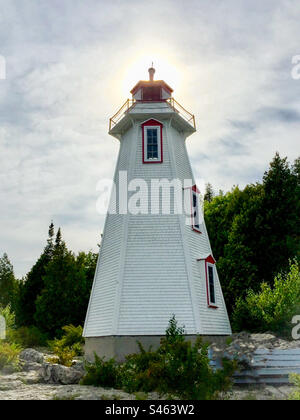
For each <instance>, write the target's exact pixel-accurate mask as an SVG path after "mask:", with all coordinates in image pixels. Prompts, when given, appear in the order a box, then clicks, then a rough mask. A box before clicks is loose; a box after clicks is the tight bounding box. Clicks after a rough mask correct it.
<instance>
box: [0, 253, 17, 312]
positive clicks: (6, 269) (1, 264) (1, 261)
mask: <svg viewBox="0 0 300 420" xmlns="http://www.w3.org/2000/svg"><path fill="white" fill-rule="evenodd" d="M15 289H16V279H15V276H14V270H13V266H12V264H11V262H10V261H9V259H8V256H7V254H3V257H2V258H0V306H2V307H3V308H4V307H6V306H8V305H11V306H13V304H14V296H15Z"/></svg>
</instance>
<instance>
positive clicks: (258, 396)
mask: <svg viewBox="0 0 300 420" xmlns="http://www.w3.org/2000/svg"><path fill="white" fill-rule="evenodd" d="M226 341H227V342H225V341H224V342H218V343H217V344H214V345H213V346H212V348H213V354H214V355H215V356H216V357H217V356H219V355H221V354H224V353H227V354H228V355H229V356H230V355H231V356H232V355H234V356H238V357H239V358H241V359H244V360H245V359H249V358H250V357H251V354H252V353H253V352H254V351H255V349H257V348H269V349H270V348H282V349H285V348H298V347H300V343H299V342H286V341H284V340H279V339H277V338H276V337H274V336H272V335H270V334H252V335H250V334H244V333H243V334H235V335H233V336H232V337H231V338H230V339H229V340H228V339H227V340H226ZM20 359H21V371H20V372H17V373H14V372H9V371H4V372H0V400H136V399H138V400H140V399H149V400H157V399H159V396H158V395H157V394H156V393H151V394H148V395H146V394H143V393H136V394H127V393H126V392H123V391H120V390H115V389H104V388H95V387H90V386H81V385H79V384H78V383H79V381H80V379H81V378H82V376H83V375H84V368H83V362H81V361H76V362H75V364H74V366H73V367H71V368H67V367H65V366H61V365H57V364H56V365H55V364H54V365H53V364H51V363H48V362H47V360H46V355H45V354H43V353H41V352H38V351H36V350H33V349H27V350H24V352H22V353H21V355H20ZM292 391H293V387H292V386H286V385H285V386H247V387H245V386H240V387H237V386H235V387H234V388H233V390H232V392H230V393H229V394H227V395H225V396H224V398H225V399H230V400H286V399H288V397H289V395H290V393H291V392H292Z"/></svg>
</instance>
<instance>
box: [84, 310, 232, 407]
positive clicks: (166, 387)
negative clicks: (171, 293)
mask: <svg viewBox="0 0 300 420" xmlns="http://www.w3.org/2000/svg"><path fill="white" fill-rule="evenodd" d="M139 348H140V352H139V353H138V354H133V355H130V356H128V357H127V358H126V361H125V363H123V364H121V365H118V364H117V363H116V362H115V361H114V360H113V359H111V360H109V361H107V362H106V361H104V360H103V359H100V358H99V357H97V356H96V355H95V363H94V364H87V366H86V370H87V375H86V376H85V378H84V379H83V381H82V384H84V385H96V386H109V387H116V388H121V389H124V390H125V391H127V392H131V393H132V392H145V393H147V392H153V391H157V392H159V393H160V394H165V395H166V394H169V395H172V396H174V397H179V398H183V399H198V400H211V399H216V398H218V397H219V396H220V393H222V392H226V391H227V390H229V388H230V386H231V380H230V377H231V376H232V374H233V372H234V371H235V369H236V364H235V362H230V361H228V360H223V369H219V370H217V371H214V370H213V369H212V368H211V366H210V364H209V358H208V345H207V344H203V343H202V342H201V340H200V339H198V340H197V342H196V343H195V344H194V345H193V344H192V343H191V342H190V341H185V338H184V329H183V328H179V327H178V326H177V322H176V320H175V317H173V318H172V319H171V320H170V323H169V327H168V329H167V331H166V337H165V338H163V339H162V341H161V345H160V347H159V348H158V349H157V350H156V351H152V350H151V348H150V349H149V351H146V350H145V349H144V348H143V347H142V345H141V344H139Z"/></svg>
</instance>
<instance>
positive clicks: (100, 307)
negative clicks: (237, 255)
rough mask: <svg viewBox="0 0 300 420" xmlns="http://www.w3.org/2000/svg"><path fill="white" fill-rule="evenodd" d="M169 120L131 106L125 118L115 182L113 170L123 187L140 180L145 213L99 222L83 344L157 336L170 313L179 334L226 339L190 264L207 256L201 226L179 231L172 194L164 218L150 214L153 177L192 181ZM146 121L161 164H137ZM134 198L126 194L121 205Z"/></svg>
mask: <svg viewBox="0 0 300 420" xmlns="http://www.w3.org/2000/svg"><path fill="white" fill-rule="evenodd" d="M172 113H173V114H174V118H177V122H176V124H178V115H177V114H175V113H174V111H173V110H172V109H171V108H170V106H169V105H167V104H166V103H153V104H136V105H135V106H134V107H133V108H132V109H131V110H130V111H129V114H130V116H131V122H130V124H131V126H130V128H128V127H129V123H128V125H127V131H126V132H125V133H123V134H122V136H121V138H120V143H121V147H120V152H119V158H118V163H117V168H116V174H115V182H116V184H117V185H118V174H119V171H121V170H122V171H123V170H127V171H128V173H127V176H128V182H129V183H130V182H131V181H132V180H134V179H143V180H144V181H146V184H147V185H148V187H149V188H148V190H145V191H144V192H141V194H145V198H147V199H148V214H137V215H134V214H130V213H129V214H127V215H118V214H117V215H108V216H107V218H106V223H105V228H104V236H103V240H102V245H101V249H100V257H99V261H98V266H97V271H96V274H95V280H94V285H93V290H92V294H91V300H90V304H89V309H88V313H87V318H86V323H85V330H84V336H85V337H98V336H107V335H163V334H164V333H165V330H166V327H167V325H168V321H169V320H170V318H171V317H172V315H173V314H175V315H176V318H177V320H178V322H179V323H180V324H181V325H184V326H185V331H186V333H187V334H210V335H226V334H230V333H231V330H230V325H229V321H228V317H227V312H226V307H225V303H224V300H223V296H222V291H221V287H220V284H219V281H218V279H217V284H216V297H217V302H218V306H219V307H218V309H216V310H214V309H211V308H208V306H207V300H206V279H205V273H204V271H203V267H202V266H201V263H199V262H198V261H197V259H198V258H199V257H200V256H201V255H203V254H208V253H211V248H210V243H209V239H208V236H207V232H206V229H205V226H204V225H203V229H202V234H201V235H199V234H198V233H196V232H194V231H193V230H192V228H191V226H187V225H186V224H185V215H178V214H176V212H174V210H175V204H174V190H173V189H172V190H171V214H168V215H164V214H161V213H160V214H159V215H155V214H151V190H150V186H151V180H152V179H153V178H156V179H168V180H169V181H171V180H173V179H175V178H179V179H180V180H181V181H182V182H183V181H184V180H185V179H193V174H192V169H191V166H190V163H189V158H188V155H187V150H186V146H185V134H184V133H180V132H179V131H177V129H175V128H173V127H172V124H171V117H172V115H171V114H172ZM150 117H151V118H156V119H158V120H159V121H160V122H161V123H162V124H163V163H155V164H154V163H153V164H151V163H150V164H149V163H148V164H144V163H143V156H142V128H141V123H142V122H143V121H145V120H147V119H149V118H150ZM185 124H186V123H185ZM177 126H178V125H177ZM117 193H118V190H117ZM134 194H135V192H134V193H133V192H129V193H128V198H129V200H130V199H132V197H133V195H134ZM111 200H112V199H111ZM159 200H161V195H160V198H159ZM117 208H118V203H117Z"/></svg>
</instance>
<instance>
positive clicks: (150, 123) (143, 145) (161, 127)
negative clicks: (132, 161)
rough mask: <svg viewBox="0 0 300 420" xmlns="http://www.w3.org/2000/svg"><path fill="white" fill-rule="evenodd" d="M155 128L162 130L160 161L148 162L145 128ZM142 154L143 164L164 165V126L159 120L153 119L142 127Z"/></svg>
mask: <svg viewBox="0 0 300 420" xmlns="http://www.w3.org/2000/svg"><path fill="white" fill-rule="evenodd" d="M147 126H148V127H149V126H153V127H158V128H160V159H157V160H147V159H145V127H147ZM141 127H142V142H143V143H142V153H143V163H163V161H164V159H163V124H162V123H161V122H159V121H157V120H154V119H153V118H151V119H150V120H147V121H145V122H144V123H143V124H142V125H141Z"/></svg>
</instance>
